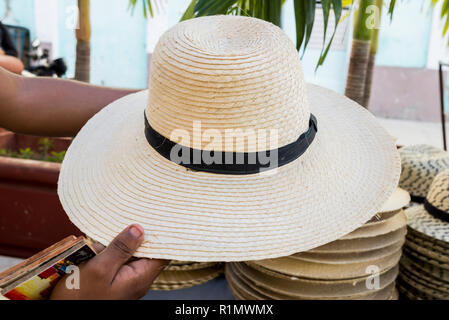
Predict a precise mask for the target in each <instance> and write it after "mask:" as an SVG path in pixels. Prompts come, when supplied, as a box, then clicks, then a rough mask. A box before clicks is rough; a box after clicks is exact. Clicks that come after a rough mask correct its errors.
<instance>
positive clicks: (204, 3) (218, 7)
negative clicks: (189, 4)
mask: <svg viewBox="0 0 449 320" xmlns="http://www.w3.org/2000/svg"><path fill="white" fill-rule="evenodd" d="M237 2H238V0H199V1H198V3H197V4H196V6H195V13H196V16H212V15H217V14H226V13H227V12H228V10H229V9H230V8H231V7H232V6H233V5H235V4H236V3H237Z"/></svg>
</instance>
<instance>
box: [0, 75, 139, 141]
mask: <svg viewBox="0 0 449 320" xmlns="http://www.w3.org/2000/svg"><path fill="white" fill-rule="evenodd" d="M136 91H137V90H126V89H113V88H107V87H100V86H94V85H89V84H85V83H81V82H77V81H71V80H61V79H54V78H24V77H19V76H15V75H12V74H10V73H7V72H6V71H4V70H2V69H0V127H3V128H7V129H9V130H12V131H15V132H20V133H26V134H34V135H46V136H75V135H76V134H77V132H78V131H79V130H80V129H81V127H82V126H83V125H84V124H85V123H86V121H87V120H88V119H90V118H91V117H92V116H93V115H94V114H95V113H97V112H98V111H99V110H101V109H102V108H103V107H104V106H106V105H107V104H109V103H111V102H112V101H114V100H116V99H118V98H121V97H123V96H125V95H127V94H130V93H133V92H136Z"/></svg>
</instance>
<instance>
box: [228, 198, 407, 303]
mask: <svg viewBox="0 0 449 320" xmlns="http://www.w3.org/2000/svg"><path fill="white" fill-rule="evenodd" d="M392 198H395V199H390V200H389V202H390V203H395V202H396V203H398V204H399V202H400V199H404V197H403V196H401V195H400V193H395V196H394V197H392ZM407 204H408V203H407V202H405V201H402V206H399V207H398V206H390V207H388V208H390V209H391V208H395V209H397V210H396V211H394V212H393V213H391V212H390V211H388V212H382V213H379V214H378V215H377V216H378V218H377V219H372V220H370V221H369V222H367V223H366V224H365V225H363V226H362V227H361V228H359V229H357V230H355V231H354V232H353V234H358V236H359V237H358V238H356V237H354V238H351V239H346V240H337V241H334V242H332V243H329V244H327V245H325V246H323V248H324V247H327V248H326V250H321V247H320V248H316V249H314V250H311V251H306V252H301V253H297V254H294V255H291V256H288V257H282V258H277V259H268V260H260V261H247V262H233V263H227V264H226V269H225V275H226V278H227V280H228V283H229V287H230V289H231V291H232V293H233V294H234V296H235V297H236V298H237V299H241V300H246V299H258V300H265V299H300V300H301V299H314V300H322V299H335V300H341V299H351V300H360V299H363V300H376V299H385V300H386V299H397V292H396V291H395V280H396V277H397V275H398V271H399V265H398V262H399V259H400V256H401V248H402V246H403V244H404V242H405V232H402V233H400V234H396V233H397V231H403V230H404V228H405V226H406V220H405V214H404V212H403V211H402V209H401V208H402V207H403V206H406V205H407ZM397 217H400V219H399V220H396V218H397ZM397 221H400V223H397ZM384 224H387V225H388V226H389V228H388V229H389V232H388V233H385V230H386V229H385V226H384ZM376 228H377V232H376ZM364 232H366V234H363V233H364ZM390 235H395V236H394V237H393V239H394V238H396V241H395V242H394V243H393V244H388V243H389V242H388V241H384V240H383V239H391V237H390ZM367 240H369V241H370V242H371V243H372V244H376V245H379V244H381V243H384V244H385V245H383V246H380V247H375V248H371V249H368V250H366V242H367ZM360 241H362V242H365V243H364V244H363V245H362V246H360V247H359V248H363V250H362V251H357V246H353V247H352V251H348V252H346V251H345V250H342V248H341V246H343V249H347V247H348V245H347V243H348V242H352V243H353V244H358V243H359V242H360ZM373 266H376V267H377V268H378V270H377V271H378V272H379V274H378V275H379V278H378V281H379V282H378V287H377V288H375V289H370V288H368V287H367V283H372V282H370V281H372V280H371V274H370V272H369V271H368V269H367V268H370V267H373Z"/></svg>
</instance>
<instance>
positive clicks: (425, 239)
mask: <svg viewBox="0 0 449 320" xmlns="http://www.w3.org/2000/svg"><path fill="white" fill-rule="evenodd" d="M448 198H449V170H444V171H443V172H440V173H439V174H438V175H437V176H436V177H435V179H434V180H433V182H432V183H431V185H430V187H429V192H428V193H427V196H426V200H427V201H428V202H429V203H430V204H431V205H432V206H434V207H435V208H437V209H439V210H441V211H442V212H446V213H447V214H449V200H448ZM405 212H406V214H407V217H408V219H409V222H408V227H409V234H408V235H407V241H406V243H405V246H404V255H403V257H402V259H401V263H400V265H401V268H400V276H399V286H398V289H399V291H400V293H401V294H402V295H403V296H404V297H406V298H407V299H413V300H421V299H446V300H449V223H447V222H445V221H443V220H440V219H438V218H436V217H434V216H432V215H431V214H430V213H429V212H427V211H426V209H425V207H424V206H423V205H420V206H415V207H412V208H409V209H407V210H406V211H405Z"/></svg>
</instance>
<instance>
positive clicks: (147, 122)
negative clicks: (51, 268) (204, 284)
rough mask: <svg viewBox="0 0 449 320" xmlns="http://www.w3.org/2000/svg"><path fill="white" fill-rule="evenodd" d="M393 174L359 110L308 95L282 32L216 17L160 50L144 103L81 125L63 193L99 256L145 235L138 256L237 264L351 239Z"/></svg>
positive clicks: (395, 163)
mask: <svg viewBox="0 0 449 320" xmlns="http://www.w3.org/2000/svg"><path fill="white" fill-rule="evenodd" d="M240 134H243V137H242V136H240ZM399 174H400V158H399V155H398V152H397V150H396V147H395V144H394V142H393V139H392V138H391V136H390V135H388V133H387V132H386V131H385V130H384V129H383V128H382V127H381V126H380V125H379V124H378V122H377V121H376V119H375V118H374V116H373V115H371V114H370V113H369V112H368V111H367V110H366V109H364V108H363V107H361V106H360V105H358V104H357V103H355V102H353V101H351V100H349V99H348V98H346V97H344V96H341V95H339V94H337V93H335V92H333V91H331V90H328V89H324V88H321V87H318V86H314V85H306V84H305V82H304V79H303V73H302V69H301V63H300V58H299V55H298V52H297V51H296V48H295V46H294V44H293V43H292V42H291V41H290V40H289V38H288V37H287V35H285V34H284V32H283V31H282V30H281V29H280V28H278V27H276V26H274V25H273V24H270V23H267V22H264V21H262V20H258V19H254V18H248V17H236V16H212V17H203V18H197V19H191V20H188V21H184V22H181V23H179V24H178V25H176V26H174V27H173V28H172V29H170V30H169V31H167V32H166V33H165V34H164V35H163V36H162V37H161V38H160V40H159V42H158V44H157V46H156V48H155V51H154V53H153V55H152V61H151V76H150V84H149V90H148V91H145V92H140V93H137V94H133V95H129V96H127V97H124V98H122V99H120V100H117V101H115V102H113V103H112V104H110V105H109V106H107V107H106V108H104V109H103V110H102V111H100V112H99V113H98V114H96V115H95V116H94V117H93V118H92V119H90V120H89V121H88V122H87V124H86V125H85V126H84V127H83V128H82V130H81V131H80V132H79V134H78V135H77V137H76V138H75V139H74V140H73V142H72V144H71V146H70V148H69V149H68V151H67V154H66V158H65V160H64V163H63V165H62V169H61V174H60V178H59V186H58V193H59V196H60V199H61V203H62V205H63V207H64V209H65V211H66V212H67V214H68V216H69V218H70V219H71V221H73V223H74V224H75V225H76V226H77V227H79V229H80V230H81V231H83V232H85V233H86V234H87V235H89V236H91V237H92V238H93V239H95V240H97V241H99V242H102V243H103V244H108V243H109V242H110V241H111V240H112V239H113V238H114V237H115V236H116V235H117V234H118V233H119V232H120V231H121V230H123V228H125V227H126V226H127V225H129V224H131V223H140V224H141V225H142V226H143V227H144V229H145V241H144V242H143V244H142V246H141V247H140V248H139V249H138V250H137V252H136V254H135V255H136V256H139V257H151V258H164V259H176V260H187V261H242V260H257V259H265V258H275V257H280V256H286V255H290V254H293V253H296V252H300V251H304V250H309V249H311V248H314V247H317V246H320V245H323V244H325V243H328V242H330V241H333V240H336V239H338V238H340V237H342V236H343V235H345V234H347V233H349V232H351V231H353V230H355V229H356V228H358V227H360V226H361V225H362V224H364V223H365V222H366V221H367V220H369V219H370V218H371V217H372V216H374V214H375V213H377V212H379V210H380V208H381V207H382V205H383V203H384V202H385V201H386V200H387V199H388V198H389V196H390V195H391V194H392V193H393V191H394V190H395V188H396V186H397V183H398V180H399Z"/></svg>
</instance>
